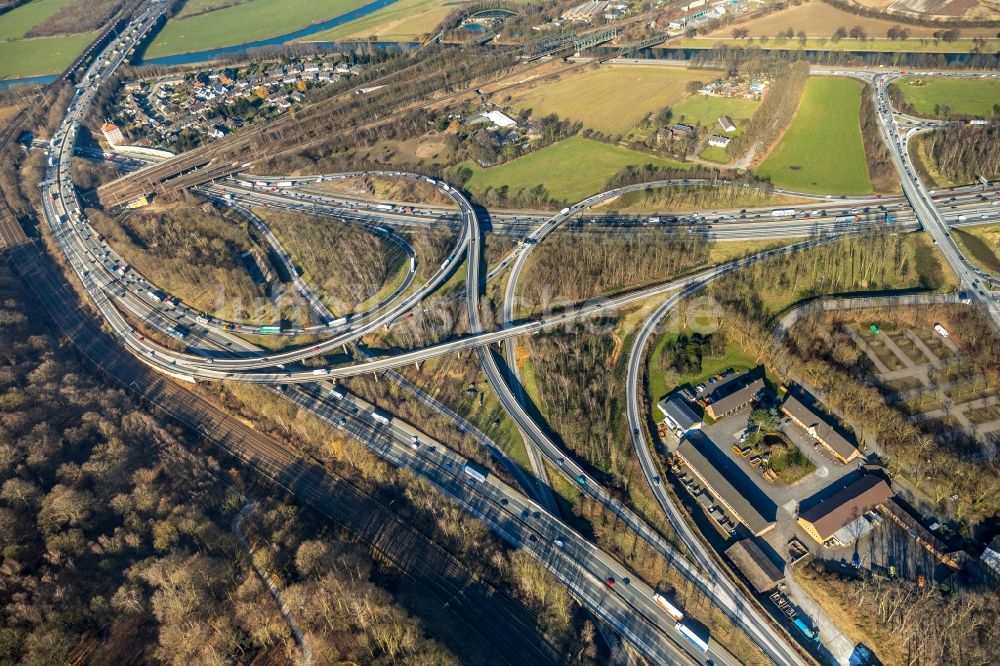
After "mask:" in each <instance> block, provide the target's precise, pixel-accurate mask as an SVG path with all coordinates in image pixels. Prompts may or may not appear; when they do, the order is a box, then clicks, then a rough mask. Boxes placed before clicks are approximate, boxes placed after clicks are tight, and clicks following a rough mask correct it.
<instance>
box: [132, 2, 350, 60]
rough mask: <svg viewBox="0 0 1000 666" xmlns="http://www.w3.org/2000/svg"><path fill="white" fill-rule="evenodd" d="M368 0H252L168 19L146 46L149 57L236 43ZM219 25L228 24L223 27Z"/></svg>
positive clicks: (273, 34) (282, 31)
mask: <svg viewBox="0 0 1000 666" xmlns="http://www.w3.org/2000/svg"><path fill="white" fill-rule="evenodd" d="M365 4H367V3H366V2H365V0H331V1H330V2H324V3H317V2H315V0H283V1H282V2H274V1H273V0H249V2H245V3H242V4H239V5H233V6H231V7H225V8H223V9H217V10H215V11H210V12H207V13H204V14H199V15H197V16H188V17H187V18H175V19H172V20H170V21H168V22H167V24H166V25H165V26H164V27H163V29H162V30H161V31H160V32H159V34H158V35H157V36H156V37H155V38H154V39H153V42H152V43H151V44H150V45H149V48H148V49H146V53H145V57H146V58H157V57H161V56H167V55H174V54H177V53H192V52H196V51H204V50H208V49H215V48H222V47H225V46H234V45H237V44H243V43H246V42H253V41H257V40H261V39H268V38H270V37H277V36H279V35H284V34H287V33H290V32H294V31H296V30H299V29H301V28H305V27H306V26H308V25H310V24H312V23H317V22H320V21H325V20H328V19H331V18H334V17H336V16H341V15H343V14H346V13H347V12H350V11H352V10H355V9H357V8H358V7H361V6H363V5H365ZM220 26H226V27H227V29H226V30H221V29H220Z"/></svg>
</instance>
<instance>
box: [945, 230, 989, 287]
mask: <svg viewBox="0 0 1000 666" xmlns="http://www.w3.org/2000/svg"><path fill="white" fill-rule="evenodd" d="M952 236H954V237H955V240H956V241H958V244H959V245H960V246H961V247H962V249H963V250H965V254H966V256H967V257H969V258H970V259H972V262H973V263H974V264H977V265H978V266H979V267H981V268H982V269H983V270H985V271H987V272H989V273H992V274H993V275H996V276H998V277H1000V224H981V225H980V224H977V225H975V226H971V227H962V228H955V229H953V230H952Z"/></svg>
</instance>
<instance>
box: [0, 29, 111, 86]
mask: <svg viewBox="0 0 1000 666" xmlns="http://www.w3.org/2000/svg"><path fill="white" fill-rule="evenodd" d="M96 37H97V33H94V32H86V33H83V34H79V35H66V36H64V37H38V38H35V39H19V40H14V41H7V42H0V79H19V78H24V77H26V76H43V75H46V74H58V73H59V72H61V71H63V70H64V69H66V68H67V67H69V66H70V65H71V64H72V63H73V61H74V60H75V59H76V57H77V56H78V55H80V53H82V52H83V50H84V49H85V48H87V45H88V44H90V42H91V41H93V40H94V39H95V38H96Z"/></svg>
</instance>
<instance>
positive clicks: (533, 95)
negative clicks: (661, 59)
mask: <svg viewBox="0 0 1000 666" xmlns="http://www.w3.org/2000/svg"><path fill="white" fill-rule="evenodd" d="M713 76H714V75H713V73H712V72H698V71H694V70H688V69H673V68H670V67H637V66H632V65H630V66H622V67H616V66H613V65H611V66H603V67H601V68H599V69H591V70H588V71H585V72H583V73H581V74H574V75H571V76H567V77H565V78H562V79H559V80H558V81H554V82H552V83H548V82H540V83H539V84H537V85H536V86H535V87H534V88H526V89H524V90H523V91H521V92H518V93H515V94H514V95H513V98H512V99H511V100H510V101H509V102H507V101H506V98H503V99H495V100H494V101H496V102H499V103H503V104H510V105H511V106H513V107H515V108H518V109H532V111H533V113H534V114H535V115H548V114H550V113H555V114H557V115H558V116H559V117H560V118H569V119H572V120H576V121H580V122H582V123H583V124H584V125H585V126H586V127H590V128H592V129H595V130H598V131H600V132H604V133H605V134H621V133H624V132H626V131H627V130H628V129H629V128H631V127H633V126H634V125H636V124H637V123H639V121H641V120H642V119H643V117H644V116H645V115H646V114H647V113H654V114H655V113H656V112H658V111H659V110H661V109H662V108H663V107H666V106H673V105H674V104H677V103H678V102H681V101H682V100H683V99H685V98H686V97H687V96H688V92H687V91H686V89H685V88H686V86H687V84H688V83H689V82H691V81H697V80H702V81H706V80H709V79H711V78H713Z"/></svg>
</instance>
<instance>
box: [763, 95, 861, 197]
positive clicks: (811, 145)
mask: <svg viewBox="0 0 1000 666" xmlns="http://www.w3.org/2000/svg"><path fill="white" fill-rule="evenodd" d="M862 85H863V84H862V83H861V82H859V81H854V80H851V79H843V78H812V79H809V81H807V82H806V87H805V91H804V93H803V94H802V101H801V102H800V104H799V109H798V111H797V112H796V114H795V118H794V120H793V121H792V125H791V127H789V128H788V130H787V131H786V132H785V134H784V136H782V137H781V140H780V141H779V142H778V145H777V146H775V147H774V149H773V150H772V151H771V154H770V155H769V156H768V157H767V159H765V160H764V162H763V163H762V164H761V165H760V166H759V167H758V169H757V174H758V175H760V176H765V177H769V178H770V179H771V181H772V182H773V183H774V185H775V186H776V187H781V188H786V189H791V190H797V191H801V192H816V193H830V194H868V193H870V192H871V191H872V184H871V180H870V179H869V177H868V165H867V163H866V162H865V151H864V145H863V144H862V141H861V124H860V112H861V90H862Z"/></svg>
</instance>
